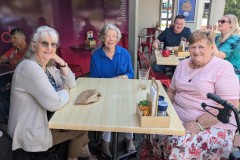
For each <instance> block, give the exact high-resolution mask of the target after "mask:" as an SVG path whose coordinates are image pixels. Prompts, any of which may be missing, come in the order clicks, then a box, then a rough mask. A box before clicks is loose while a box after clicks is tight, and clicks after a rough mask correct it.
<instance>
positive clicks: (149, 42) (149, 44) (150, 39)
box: [141, 28, 156, 58]
mask: <svg viewBox="0 0 240 160" xmlns="http://www.w3.org/2000/svg"><path fill="white" fill-rule="evenodd" d="M142 32H146V33H145V34H146V35H153V36H152V37H147V38H146V42H142V43H141V47H142V52H144V49H145V47H148V53H149V58H150V55H151V54H152V42H153V41H154V40H155V33H156V28H144V29H143V31H142Z"/></svg>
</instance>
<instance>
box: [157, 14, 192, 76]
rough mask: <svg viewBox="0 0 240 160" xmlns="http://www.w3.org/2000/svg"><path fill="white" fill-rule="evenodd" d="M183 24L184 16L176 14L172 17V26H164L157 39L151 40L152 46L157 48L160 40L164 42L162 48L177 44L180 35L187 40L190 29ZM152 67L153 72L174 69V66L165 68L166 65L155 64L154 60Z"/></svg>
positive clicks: (179, 40) (184, 22)
mask: <svg viewBox="0 0 240 160" xmlns="http://www.w3.org/2000/svg"><path fill="white" fill-rule="evenodd" d="M185 25H186V20H185V16H184V15H177V16H176V17H175V19H174V24H173V26H171V27H169V28H166V29H165V30H164V31H163V32H162V33H161V34H160V35H159V36H158V37H157V39H156V40H154V41H153V48H154V49H158V48H159V44H160V43H161V42H164V46H163V49H165V48H166V47H167V46H179V44H180V42H181V38H182V37H184V38H185V39H186V40H188V37H189V36H190V35H191V30H190V28H188V27H185ZM153 68H154V71H155V72H161V73H165V72H166V70H174V68H175V67H174V68H173V67H168V68H167V67H166V66H160V65H157V64H156V62H154V64H153Z"/></svg>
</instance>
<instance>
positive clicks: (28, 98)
mask: <svg viewBox="0 0 240 160" xmlns="http://www.w3.org/2000/svg"><path fill="white" fill-rule="evenodd" d="M58 43H59V35H58V33H57V31H56V30H55V29H53V28H50V27H47V26H42V27H39V28H37V30H36V31H35V32H34V34H33V38H32V40H31V44H30V45H29V49H28V51H27V52H26V55H25V59H24V60H23V61H22V62H21V63H19V65H18V66H17V68H16V70H15V72H14V75H13V79H12V86H11V101H10V112H9V122H8V132H9V134H10V136H11V137H12V139H13V142H12V150H13V151H14V150H17V149H23V150H25V151H28V152H40V151H46V150H48V149H49V148H50V147H52V146H53V145H56V144H59V143H62V142H64V141H67V140H70V142H69V147H68V159H77V157H88V158H89V159H92V156H91V153H90V152H89V148H88V142H89V139H88V135H87V134H88V133H87V131H63V130H51V129H49V128H48V120H49V119H50V118H51V115H52V114H53V113H54V112H55V111H57V110H60V109H62V108H63V107H64V105H65V104H66V103H67V102H68V100H69V89H71V88H73V87H74V86H75V85H76V81H75V76H74V74H73V73H72V71H71V70H70V69H69V67H68V65H67V63H66V62H65V61H64V60H63V59H62V58H60V57H59V56H58V55H57V54H56V49H57V47H58ZM55 65H58V66H59V69H57V68H56V67H55Z"/></svg>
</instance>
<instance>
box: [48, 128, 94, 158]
mask: <svg viewBox="0 0 240 160" xmlns="http://www.w3.org/2000/svg"><path fill="white" fill-rule="evenodd" d="M51 131H52V138H53V145H56V144H60V143H62V142H65V141H68V140H70V141H69V144H68V157H69V158H77V157H79V156H80V155H81V152H82V148H83V146H85V145H87V144H88V143H89V138H88V132H87V131H75V130H68V131H63V132H60V131H58V130H51Z"/></svg>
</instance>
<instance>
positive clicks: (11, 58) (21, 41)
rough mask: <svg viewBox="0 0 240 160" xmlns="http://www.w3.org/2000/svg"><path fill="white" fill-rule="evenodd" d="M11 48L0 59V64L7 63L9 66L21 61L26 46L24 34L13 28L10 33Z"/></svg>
mask: <svg viewBox="0 0 240 160" xmlns="http://www.w3.org/2000/svg"><path fill="white" fill-rule="evenodd" d="M10 35H11V43H12V46H13V47H12V48H10V49H9V50H8V51H7V52H6V53H5V54H3V55H2V56H1V57H0V63H4V62H5V63H9V64H10V65H11V66H13V67H16V65H17V64H18V63H19V62H20V61H21V60H22V58H23V56H24V54H25V52H26V51H27V48H28V45H27V42H26V34H25V32H24V30H23V29H21V28H15V29H13V30H11V31H10Z"/></svg>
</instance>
